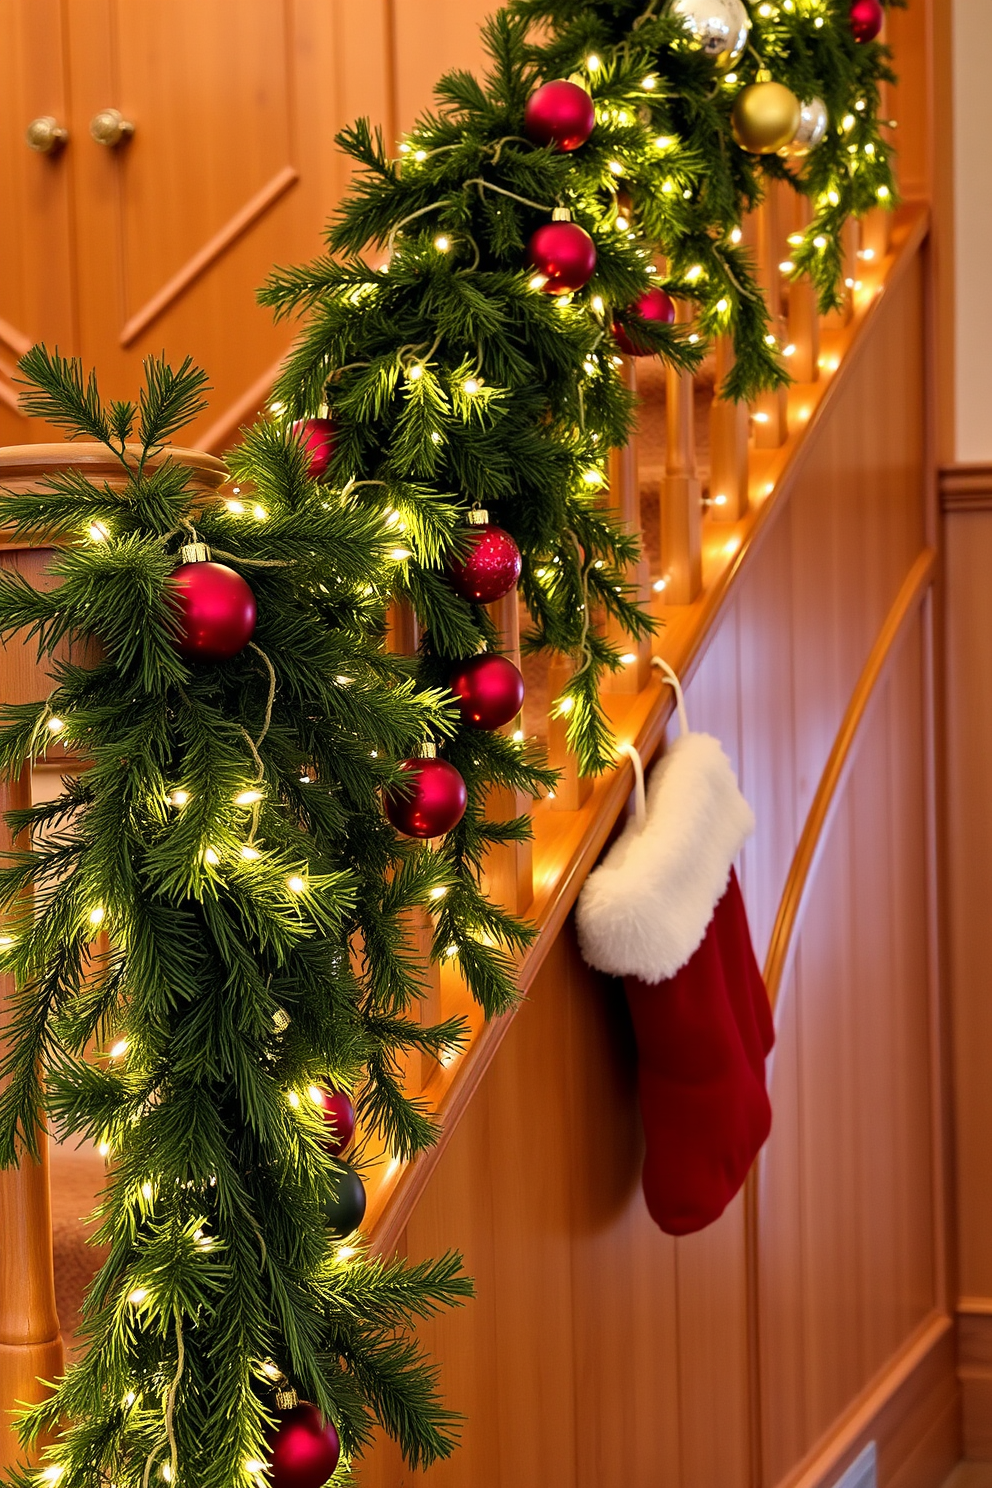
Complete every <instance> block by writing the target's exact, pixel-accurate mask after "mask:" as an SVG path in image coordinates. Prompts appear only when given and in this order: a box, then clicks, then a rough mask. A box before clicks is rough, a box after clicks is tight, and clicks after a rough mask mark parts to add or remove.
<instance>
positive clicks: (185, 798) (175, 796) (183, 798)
mask: <svg viewBox="0 0 992 1488" xmlns="http://www.w3.org/2000/svg"><path fill="white" fill-rule="evenodd" d="M189 799H190V796H189V791H188V790H174V791H173V792H172V795H171V796H170V797H169V800H170V802H171V803H172V805H173V806H187V805H188V804H189Z"/></svg>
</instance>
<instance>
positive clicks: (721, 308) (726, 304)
mask: <svg viewBox="0 0 992 1488" xmlns="http://www.w3.org/2000/svg"><path fill="white" fill-rule="evenodd" d="M716 309H717V314H718V315H723V314H724V313H725V312H726V311H727V310H729V309H730V301H729V300H728V299H722V300H717V302H716Z"/></svg>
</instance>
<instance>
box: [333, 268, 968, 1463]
mask: <svg viewBox="0 0 992 1488" xmlns="http://www.w3.org/2000/svg"><path fill="white" fill-rule="evenodd" d="M923 278H924V275H923V263H922V259H921V258H917V260H916V261H915V263H914V264H913V266H912V267H911V269H910V271H909V272H908V273H907V274H906V275H904V277H903V278H902V280H901V282H900V283H899V284H898V285H897V286H896V287H895V288H894V289H893V290H892V291H891V293H890V295H889V296H888V297H887V301H886V303H885V304H884V305H883V307H882V312H881V315H880V318H879V322H878V324H877V326H876V327H875V329H874V332H873V334H872V336H871V337H870V338H868V339H867V341H866V343H864V344H863V345H862V347H861V349H860V351H859V352H858V353H856V355H857V357H858V358H859V360H858V361H857V363H856V365H855V366H854V367H853V368H852V369H851V371H850V373H849V377H848V380H847V382H846V384H845V387H844V389H843V391H842V395H841V396H840V397H838V399H837V400H836V401H835V403H834V404H833V406H832V409H831V410H830V412H829V415H828V417H827V418H826V419H825V421H824V423H823V424H822V425H821V427H820V428H819V430H818V431H816V432H815V433H814V434H813V435H811V437H810V441H809V445H808V449H807V457H806V459H805V462H804V464H803V467H802V470H801V472H800V473H799V476H798V478H797V479H796V481H795V483H794V485H793V489H792V492H791V496H790V498H789V499H788V500H787V501H783V502H782V503H781V507H780V509H779V511H778V512H777V513H776V515H775V518H774V520H773V522H771V523H770V524H769V526H768V528H767V529H766V531H765V536H764V539H763V541H762V542H761V544H760V546H759V547H758V548H757V551H756V552H753V555H752V557H751V559H750V561H749V564H748V566H746V567H745V569H744V570H743V572H742V573H741V574H740V576H739V578H738V580H737V583H736V585H735V588H734V591H733V594H732V597H731V600H730V602H729V604H728V605H727V607H726V608H725V610H724V613H723V615H722V617H721V619H720V622H719V624H718V625H717V627H716V628H715V630H714V632H713V633H712V635H711V638H710V642H709V645H708V648H707V649H706V651H705V654H704V655H703V657H702V659H701V661H700V663H699V665H698V667H697V669H696V671H695V673H694V675H693V676H692V679H691V682H690V684H689V687H688V689H687V702H688V707H689V714H690V720H691V721H692V723H693V725H694V727H696V728H700V729H704V730H707V731H710V732H713V733H715V734H717V735H718V736H719V737H720V738H721V739H722V740H723V742H724V744H725V746H726V748H727V750H728V752H729V753H730V755H731V757H732V759H733V761H734V763H735V765H736V767H737V768H738V770H739V773H740V777H741V780H742V783H743V786H744V789H745V791H746V793H747V794H748V796H749V798H750V800H751V801H752V803H753V804H754V806H755V810H756V813H757V819H758V830H757V833H756V835H755V837H754V838H753V839H752V841H751V842H750V843H749V844H748V846H747V848H746V849H745V852H744V855H743V861H742V865H741V872H742V882H743V887H744V892H745V897H746V900H747V903H748V908H749V913H750V917H751V922H752V926H753V931H754V938H755V944H756V948H757V950H758V952H759V956H764V955H765V953H766V951H767V950H768V948H769V945H770V944H775V945H778V947H779V951H781V949H782V947H781V945H780V944H779V942H778V941H774V936H776V935H777V936H779V938H781V937H780V928H779V930H776V919H777V916H778V913H779V907H780V904H781V902H782V900H783V896H784V895H785V893H786V890H787V888H789V887H792V888H796V886H797V885H796V877H797V875H798V876H799V877H800V878H802V877H803V875H804V874H805V873H806V869H807V868H808V870H809V871H808V875H807V876H806V877H805V878H804V879H803V883H802V884H801V885H799V887H801V888H803V892H802V893H801V894H800V895H799V897H798V899H797V903H799V905H800V910H799V917H798V921H797V923H796V928H795V933H794V934H793V935H792V936H791V940H790V941H789V947H788V953H787V954H786V955H785V956H784V958H783V957H782V956H779V959H778V961H777V962H775V964H776V965H777V966H778V969H779V970H778V971H777V972H776V976H778V975H779V972H781V973H782V975H781V985H780V986H779V987H778V994H779V995H778V1002H777V1024H778V1044H777V1048H776V1050H775V1053H774V1055H773V1056H772V1060H771V1065H770V1079H771V1089H772V1099H773V1104H774V1108H775V1124H774V1128H773V1133H772V1137H771V1140H770V1142H769V1144H768V1146H767V1148H766V1150H765V1152H764V1154H763V1156H762V1159H761V1161H760V1164H759V1167H758V1170H757V1172H756V1174H754V1175H752V1180H751V1183H750V1186H749V1189H748V1191H747V1193H746V1194H745V1195H742V1196H741V1197H740V1198H738V1199H737V1200H736V1201H735V1202H734V1203H733V1204H732V1205H731V1207H730V1208H729V1210H728V1211H727V1212H726V1213H725V1215H724V1216H723V1218H722V1219H721V1220H720V1221H719V1222H718V1223H717V1224H716V1225H714V1226H712V1227H711V1228H710V1229H709V1230H706V1231H704V1232H703V1233H702V1234H700V1235H697V1236H693V1237H688V1238H686V1239H683V1240H679V1241H675V1240H672V1239H670V1238H668V1237H666V1236H664V1235H662V1234H661V1233H660V1232H659V1231H658V1230H657V1229H656V1228H655V1227H654V1226H653V1225H652V1223H651V1221H650V1219H649V1218H648V1216H647V1213H646V1210H645V1208H644V1204H643V1200H642V1197H641V1194H640V1189H639V1182H638V1178H639V1165H640V1159H641V1137H640V1131H639V1124H638V1117H637V1112H636V1099H635V1084H634V1082H635V1067H636V1066H635V1055H634V1050H633V1048H632V1043H631V1031H630V1026H629V1021H628V1018H627V1015H626V1010H625V1004H624V1001H623V994H622V988H621V986H620V984H619V983H615V982H612V981H610V980H609V979H607V978H603V977H601V976H599V975H597V974H595V973H593V972H591V971H589V970H588V969H587V968H586V967H585V966H584V965H583V963H582V962H581V960H580V959H579V956H578V953H577V950H576V946H575V941H574V936H573V933H572V930H571V928H570V927H566V930H565V931H564V932H563V933H562V934H561V935H560V936H559V938H558V940H557V941H556V943H555V945H554V946H553V948H552V950H551V952H550V954H549V957H548V959H547V961H546V962H545V964H544V967H543V968H542V970H541V971H540V973H539V974H538V977H537V980H536V982H535V983H534V985H533V987H532V988H531V992H530V995H529V998H528V1000H527V1002H526V1004H525V1005H524V1006H523V1008H522V1009H521V1011H520V1012H519V1013H518V1014H517V1016H516V1019H515V1021H514V1022H513V1024H512V1026H511V1028H510V1030H509V1032H508V1033H507V1036H506V1038H505V1040H504V1042H503V1043H502V1044H501V1045H500V1048H499V1050H498V1052H497V1054H496V1057H495V1059H494V1061H493V1063H492V1065H491V1066H490V1068H489V1070H488V1072H487V1074H486V1075H485V1077H484V1079H483V1082H482V1084H481V1086H480V1088H479V1089H478V1090H477V1091H476V1094H475V1096H474V1098H473V1100H472V1102H471V1103H470V1105H469V1106H468V1108H467V1110H466V1111H465V1114H464V1115H463V1117H462V1119H461V1121H460V1124H459V1125H458V1127H457V1129H456V1130H455V1131H454V1133H453V1134H452V1136H451V1138H450V1140H449V1143H448V1145H447V1147H446V1148H445V1150H444V1152H443V1154H442V1156H441V1159H440V1162H439V1164H438V1166H437V1168H436V1170H435V1172H434V1174H433V1176H432V1178H431V1179H430V1181H429V1183H428V1186H427V1188H426V1190H425V1193H424V1195H423V1197H422V1199H421V1201H420V1203H419V1204H418V1206H417V1208H416V1209H415V1211H414V1213H413V1215H412V1218H411V1220H410V1221H409V1223H408V1225H407V1228H406V1231H405V1234H404V1236H403V1241H402V1247H403V1249H405V1251H406V1252H407V1253H408V1254H409V1255H411V1256H414V1257H419V1256H422V1255H427V1254H432V1253H436V1252H437V1251H439V1250H443V1249H445V1248H446V1247H447V1246H449V1245H452V1244H454V1245H457V1246H459V1247H461V1248H462V1249H463V1250H464V1253H465V1257H466V1264H467V1266H468V1269H469V1270H470V1271H472V1272H473V1273H474V1275H475V1277H476V1280H477V1286H478V1297H477V1300H476V1301H475V1302H473V1303H470V1304H469V1305H468V1306H467V1307H466V1308H465V1309H464V1310H462V1311H461V1312H459V1313H457V1314H454V1315H450V1316H445V1317H443V1318H441V1319H439V1320H438V1321H437V1322H435V1323H433V1324H431V1325H430V1326H429V1327H428V1328H425V1330H424V1338H425V1342H427V1343H428V1344H429V1345H430V1346H431V1347H432V1348H433V1349H435V1350H436V1351H437V1353H438V1355H439V1357H440V1358H441V1360H442V1378H443V1381H444V1385H445V1389H446V1393H447V1395H448V1397H449V1400H450V1402H451V1404H452V1405H453V1406H455V1407H458V1408H460V1409H462V1410H464V1411H465V1412H466V1415H467V1424H466V1427H465V1435H464V1446H463V1449H462V1450H461V1452H460V1453H458V1454H457V1455H456V1456H455V1457H454V1458H453V1459H452V1460H451V1462H449V1463H447V1464H442V1465H439V1466H437V1467H435V1468H434V1469H432V1470H431V1471H430V1472H428V1473H427V1474H426V1475H423V1476H417V1475H413V1474H410V1473H408V1472H405V1470H404V1469H403V1466H402V1464H401V1463H400V1462H399V1460H398V1459H397V1457H396V1456H395V1454H394V1453H393V1451H392V1450H391V1449H389V1448H387V1447H385V1446H383V1447H382V1448H381V1449H380V1451H379V1452H378V1454H377V1455H376V1456H375V1457H374V1458H373V1459H372V1460H371V1461H370V1463H369V1464H368V1465H367V1466H366V1467H365V1468H364V1470H363V1475H362V1481H363V1482H364V1483H367V1484H368V1485H369V1488H373V1485H374V1488H387V1485H389V1488H398V1485H401V1484H403V1485H407V1484H409V1485H413V1484H414V1483H419V1482H423V1483H425V1484H429V1485H431V1488H443V1485H447V1484H451V1485H454V1484H461V1483H465V1482H471V1483H472V1484H473V1485H475V1488H511V1485H512V1488H538V1485H540V1488H545V1485H547V1484H549V1483H553V1484H556V1485H557V1484H566V1483H567V1484H569V1485H572V1484H575V1485H577V1488H621V1485H622V1488H759V1485H767V1488H776V1485H778V1488H786V1485H788V1488H800V1485H803V1488H812V1485H814V1484H819V1483H829V1482H831V1481H832V1480H833V1479H834V1478H835V1477H836V1476H837V1474H838V1472H839V1471H840V1469H841V1468H842V1467H843V1466H844V1464H845V1463H846V1461H847V1460H849V1459H850V1458H851V1457H853V1455H855V1453H856V1452H857V1451H858V1450H859V1449H860V1447H861V1446H862V1445H863V1443H864V1441H865V1440H867V1439H869V1437H873V1438H874V1439H876V1440H877V1442H878V1446H879V1461H880V1482H881V1483H882V1484H883V1485H898V1488H932V1485H936V1484H937V1483H939V1482H940V1481H941V1479H942V1477H943V1475H944V1474H945V1473H946V1472H947V1471H948V1470H949V1468H950V1466H951V1465H952V1463H953V1461H954V1460H955V1456H956V1451H957V1445H958V1430H959V1427H958V1393H957V1385H956V1380H955V1369H954V1346H953V1342H954V1341H953V1330H952V1323H951V1319H950V1316H949V1312H948V1306H947V1275H946V1272H947V1254H946V1253H947V1238H946V1225H945V1194H946V1176H945V1163H944V1144H945V1139H946V1130H945V1120H944V1105H945V1101H944V1081H943V1051H942V1041H941V1033H940V1016H939V1002H938V996H937V975H936V966H937V929H936V903H935V894H934V872H933V868H934V837H935V832H934V802H933V779H934V770H933V752H932V733H933V730H932V716H933V701H932V687H933V684H932V675H931V631H932V603H931V588H930V585H931V580H932V576H933V572H934V567H935V564H934V552H933V531H934V520H933V514H932V512H931V511H930V508H929V484H930V483H929V481H928V479H927V474H926V468H927V467H926V459H927V451H926V448H925V439H924V431H925V428H926V417H925V412H926V398H925V375H924V337H923V323H924V321H923ZM838 740H840V741H841V744H840V746H838V742H837V741H838ZM825 780H826V781H827V782H828V785H829V789H828V790H827V791H826V795H824V791H823V790H822V789H821V783H822V782H823V781H825ZM813 820H815V821H816V822H819V823H822V831H821V832H820V833H819V834H818V836H817V837H816V841H815V843H814V849H815V850H813V851H812V853H811V855H807V857H806V858H803V854H802V850H801V844H802V834H803V829H804V825H805V824H806V823H807V822H809V821H813ZM776 954H778V952H776ZM774 959H775V958H774V956H773V957H772V958H771V960H770V962H769V964H770V965H771V964H772V963H773V961H774Z"/></svg>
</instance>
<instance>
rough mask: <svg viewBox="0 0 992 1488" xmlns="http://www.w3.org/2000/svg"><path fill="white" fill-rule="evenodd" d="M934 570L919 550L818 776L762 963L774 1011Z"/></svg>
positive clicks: (928, 551) (929, 555)
mask: <svg viewBox="0 0 992 1488" xmlns="http://www.w3.org/2000/svg"><path fill="white" fill-rule="evenodd" d="M936 566H937V554H936V553H935V552H934V550H933V548H924V550H923V552H922V553H921V554H920V555H919V557H918V558H917V559H916V562H915V563H914V564H913V566H912V568H911V569H910V571H909V573H908V574H907V575H906V577H905V579H904V580H903V584H902V588H901V589H900V590H899V593H898V594H897V595H896V598H895V602H894V604H893V606H892V608H891V610H890V611H889V613H888V615H887V616H886V617H885V623H884V624H883V626H882V628H881V630H880V631H879V633H878V635H877V637H876V639H875V644H874V645H873V646H872V648H871V651H870V653H869V656H868V660H867V661H866V662H865V665H864V668H863V670H862V672H861V676H860V677H859V678H858V683H857V686H856V687H855V689H854V692H853V693H852V695H851V701H850V702H849V703H848V705H847V712H846V713H845V714H844V719H843V722H842V723H841V726H840V728H839V730H838V732H837V737H836V738H835V740H834V744H833V748H832V749H831V751H830V757H829V759H828V760H827V764H826V768H825V770H824V772H823V774H822V776H821V777H820V783H819V785H818V786H817V790H816V795H815V796H814V797H813V804H812V806H811V807H810V809H809V815H808V816H807V818H806V821H805V824H804V826H803V830H802V836H801V837H800V838H799V845H798V847H797V848H796V851H795V854H794V855H793V859H792V863H791V865H790V867H789V876H788V878H787V879H786V884H785V891H784V893H783V895H782V898H781V901H780V903H779V907H778V914H777V915H776V917H775V928H774V929H773V930H772V938H771V941H770V943H769V947H768V956H767V958H766V960H765V985H766V987H767V988H768V996H769V998H770V999H771V1002H772V1006H773V1007H774V1005H775V1003H776V1001H777V999H778V994H779V991H780V989H781V986H782V983H783V981H784V980H785V975H786V972H787V971H788V968H789V964H790V961H791V957H792V950H793V947H794V944H795V939H796V931H797V930H798V928H799V926H800V924H801V922H802V917H803V911H804V910H805V908H806V902H807V898H808V894H809V890H810V889H811V887H812V884H813V877H814V870H815V868H816V864H817V862H818V860H819V857H820V853H821V851H822V849H823V847H824V845H825V843H826V839H827V828H828V827H829V825H830V821H831V818H832V816H833V811H834V807H835V805H836V804H837V802H838V801H839V799H840V794H841V787H842V786H843V784H844V782H845V780H846V779H847V775H848V771H849V769H850V766H851V764H852V763H853V761H854V746H855V744H856V743H857V739H858V733H859V731H860V729H861V725H862V723H863V722H864V718H865V714H866V713H867V711H868V707H869V704H870V703H871V700H872V698H873V697H874V696H875V692H876V690H877V688H878V684H879V682H880V681H881V680H882V677H883V676H884V674H885V671H886V668H887V667H888V664H889V661H890V660H891V658H892V657H893V655H894V654H895V651H896V649H897V647H898V644H899V641H900V640H901V639H902V635H903V632H904V631H905V629H906V627H907V625H908V624H909V622H910V620H912V618H913V616H914V615H915V614H916V612H917V610H918V608H919V606H920V604H921V602H922V600H923V597H924V595H925V594H926V592H927V590H928V589H929V587H930V585H931V584H932V583H933V578H934V572H935V570H936Z"/></svg>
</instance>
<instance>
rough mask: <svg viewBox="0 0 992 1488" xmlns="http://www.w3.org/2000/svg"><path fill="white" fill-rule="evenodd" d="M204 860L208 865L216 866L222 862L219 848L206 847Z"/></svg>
mask: <svg viewBox="0 0 992 1488" xmlns="http://www.w3.org/2000/svg"><path fill="white" fill-rule="evenodd" d="M203 861H204V862H205V863H206V864H207V865H208V867H210V868H216V867H217V864H218V863H219V862H220V858H219V857H218V856H217V849H216V848H214V847H207V848H204V850H203Z"/></svg>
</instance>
